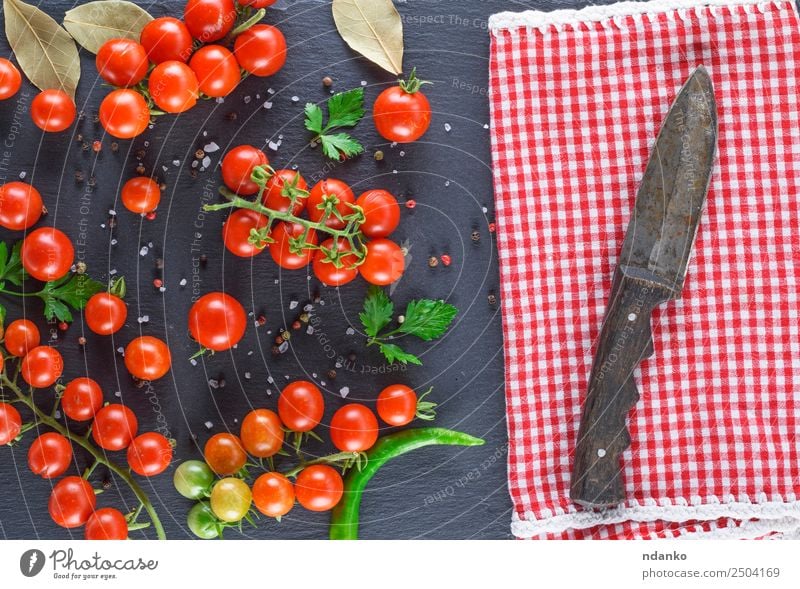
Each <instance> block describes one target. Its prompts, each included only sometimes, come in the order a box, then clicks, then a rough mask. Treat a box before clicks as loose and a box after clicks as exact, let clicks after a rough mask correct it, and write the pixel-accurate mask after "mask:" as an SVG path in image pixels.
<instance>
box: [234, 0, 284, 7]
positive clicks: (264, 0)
mask: <svg viewBox="0 0 800 589" xmlns="http://www.w3.org/2000/svg"><path fill="white" fill-rule="evenodd" d="M277 1H278V0H239V6H252V7H253V8H267V7H268V6H272V5H273V4H275V3H276V2H277Z"/></svg>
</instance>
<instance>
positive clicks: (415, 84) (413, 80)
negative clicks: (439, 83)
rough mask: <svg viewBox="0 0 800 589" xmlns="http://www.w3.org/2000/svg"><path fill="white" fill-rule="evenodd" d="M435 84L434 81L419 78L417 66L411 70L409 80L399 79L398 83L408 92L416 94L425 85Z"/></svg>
mask: <svg viewBox="0 0 800 589" xmlns="http://www.w3.org/2000/svg"><path fill="white" fill-rule="evenodd" d="M426 84H428V85H433V82H428V81H427V80H420V79H419V78H417V68H414V69H412V70H411V73H410V74H409V75H408V79H407V80H397V85H398V86H400V88H402V89H403V92H405V93H406V94H416V93H417V92H419V90H420V88H422V86H424V85H426Z"/></svg>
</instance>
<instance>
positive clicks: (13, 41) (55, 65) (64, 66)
mask: <svg viewBox="0 0 800 589" xmlns="http://www.w3.org/2000/svg"><path fill="white" fill-rule="evenodd" d="M3 12H4V15H5V25H6V37H7V38H8V42H9V44H10V45H11V49H12V50H13V51H14V55H15V56H16V58H17V62H18V63H19V65H20V67H21V68H22V71H23V72H25V75H26V76H27V77H28V79H29V80H30V81H31V83H32V84H33V85H34V86H36V87H38V88H39V89H40V90H49V89H54V88H56V89H61V90H63V91H64V92H66V93H67V94H69V96H70V97H71V98H73V99H74V98H75V89H76V88H77V87H78V80H79V79H80V77H81V64H80V58H79V57H78V48H77V47H76V46H75V42H74V41H73V40H72V37H70V36H69V34H68V33H67V31H65V30H64V29H62V28H61V26H59V24H58V23H57V22H56V21H54V20H53V19H52V18H50V17H49V16H48V15H47V14H46V13H44V12H42V11H41V10H39V9H38V8H36V7H35V6H31V5H30V4H26V3H24V2H21V1H20V0H3Z"/></svg>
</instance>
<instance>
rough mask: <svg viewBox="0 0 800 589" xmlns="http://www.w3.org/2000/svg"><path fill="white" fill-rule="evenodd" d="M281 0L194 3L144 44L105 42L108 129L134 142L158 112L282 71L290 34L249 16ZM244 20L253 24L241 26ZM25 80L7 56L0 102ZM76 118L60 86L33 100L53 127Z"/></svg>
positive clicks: (101, 53)
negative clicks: (249, 78)
mask: <svg viewBox="0 0 800 589" xmlns="http://www.w3.org/2000/svg"><path fill="white" fill-rule="evenodd" d="M274 3H275V0H237V1H236V2H234V0H189V1H188V2H187V3H186V6H185V8H184V14H183V20H180V19H177V18H173V17H161V18H156V19H154V20H152V21H150V22H149V23H148V24H147V25H145V27H144V28H143V29H142V31H141V34H140V37H139V41H135V40H133V39H128V38H117V39H110V40H108V41H106V42H105V43H104V44H103V45H102V47H100V49H99V50H98V52H97V57H96V66H97V70H98V72H99V74H100V77H101V78H102V79H103V80H104V81H105V82H107V83H108V84H110V85H112V86H114V87H116V89H115V90H113V91H112V92H111V93H109V94H108V95H107V96H106V97H105V98H104V99H103V102H102V104H101V105H100V113H99V117H100V123H101V124H102V125H103V128H104V129H105V130H106V131H107V132H108V133H109V134H111V135H113V136H114V137H117V138H120V139H131V138H133V137H136V136H138V135H140V134H141V133H143V132H144V131H145V129H147V127H148V125H149V124H150V117H151V114H160V113H182V112H185V111H187V110H189V109H190V108H192V107H193V106H194V105H195V104H196V103H197V100H198V98H200V97H201V96H206V97H210V98H222V97H225V96H227V95H228V94H230V93H231V92H232V91H233V90H234V89H235V88H236V86H237V85H238V84H239V82H240V81H241V79H242V75H243V74H242V72H243V71H244V72H245V73H246V74H248V75H254V76H272V75H274V74H275V73H277V72H278V71H279V70H280V69H281V68H282V67H283V65H284V63H285V62H286V39H285V38H284V36H283V34H282V33H281V32H280V30H279V29H277V28H276V27H274V26H271V25H267V24H261V23H258V24H253V23H251V21H250V20H248V18H250V19H252V18H253V12H252V10H253V9H257V10H258V9H262V8H265V7H267V6H270V5H272V4H274ZM243 21H244V22H243ZM242 24H245V25H248V26H245V27H244V28H242V29H240V28H239V26H241V25H242ZM237 25H239V26H237ZM21 81H22V77H21V75H20V72H19V70H18V69H17V68H16V67H15V66H14V65H13V64H12V63H11V62H10V61H8V60H6V59H2V60H0V100H2V99H5V98H9V97H11V96H13V95H14V94H16V93H17V91H18V90H19V88H20V84H21ZM76 115H77V109H76V106H75V101H74V100H73V99H72V98H71V97H70V96H69V95H68V94H67V93H66V92H64V91H63V90H61V89H45V90H44V91H42V92H41V93H40V94H38V95H37V96H36V97H35V98H34V99H33V102H32V103H31V118H32V119H33V122H34V123H35V124H36V125H37V126H38V127H39V128H40V129H42V130H44V131H47V132H54V133H56V132H60V131H64V130H65V129H67V128H68V127H69V126H70V125H72V123H73V122H74V121H75V117H76Z"/></svg>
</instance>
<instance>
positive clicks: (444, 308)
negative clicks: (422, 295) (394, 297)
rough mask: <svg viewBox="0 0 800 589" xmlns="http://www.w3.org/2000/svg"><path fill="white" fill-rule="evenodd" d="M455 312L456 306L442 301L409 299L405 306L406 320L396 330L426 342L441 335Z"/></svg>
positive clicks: (451, 320)
mask: <svg viewBox="0 0 800 589" xmlns="http://www.w3.org/2000/svg"><path fill="white" fill-rule="evenodd" d="M457 313H458V309H457V308H455V307H454V306H453V305H450V304H448V303H445V302H444V301H433V300H430V299H421V300H418V301H411V302H410V303H408V306H407V307H406V320H405V321H403V323H402V324H400V327H399V328H398V331H399V332H400V333H407V334H409V335H414V336H416V337H418V338H419V339H421V340H424V341H426V342H427V341H430V340H432V339H436V338H437V337H441V336H442V334H444V332H445V331H447V328H448V327H449V326H450V324H451V323H452V322H453V319H454V318H455V316H456V314H457Z"/></svg>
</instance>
